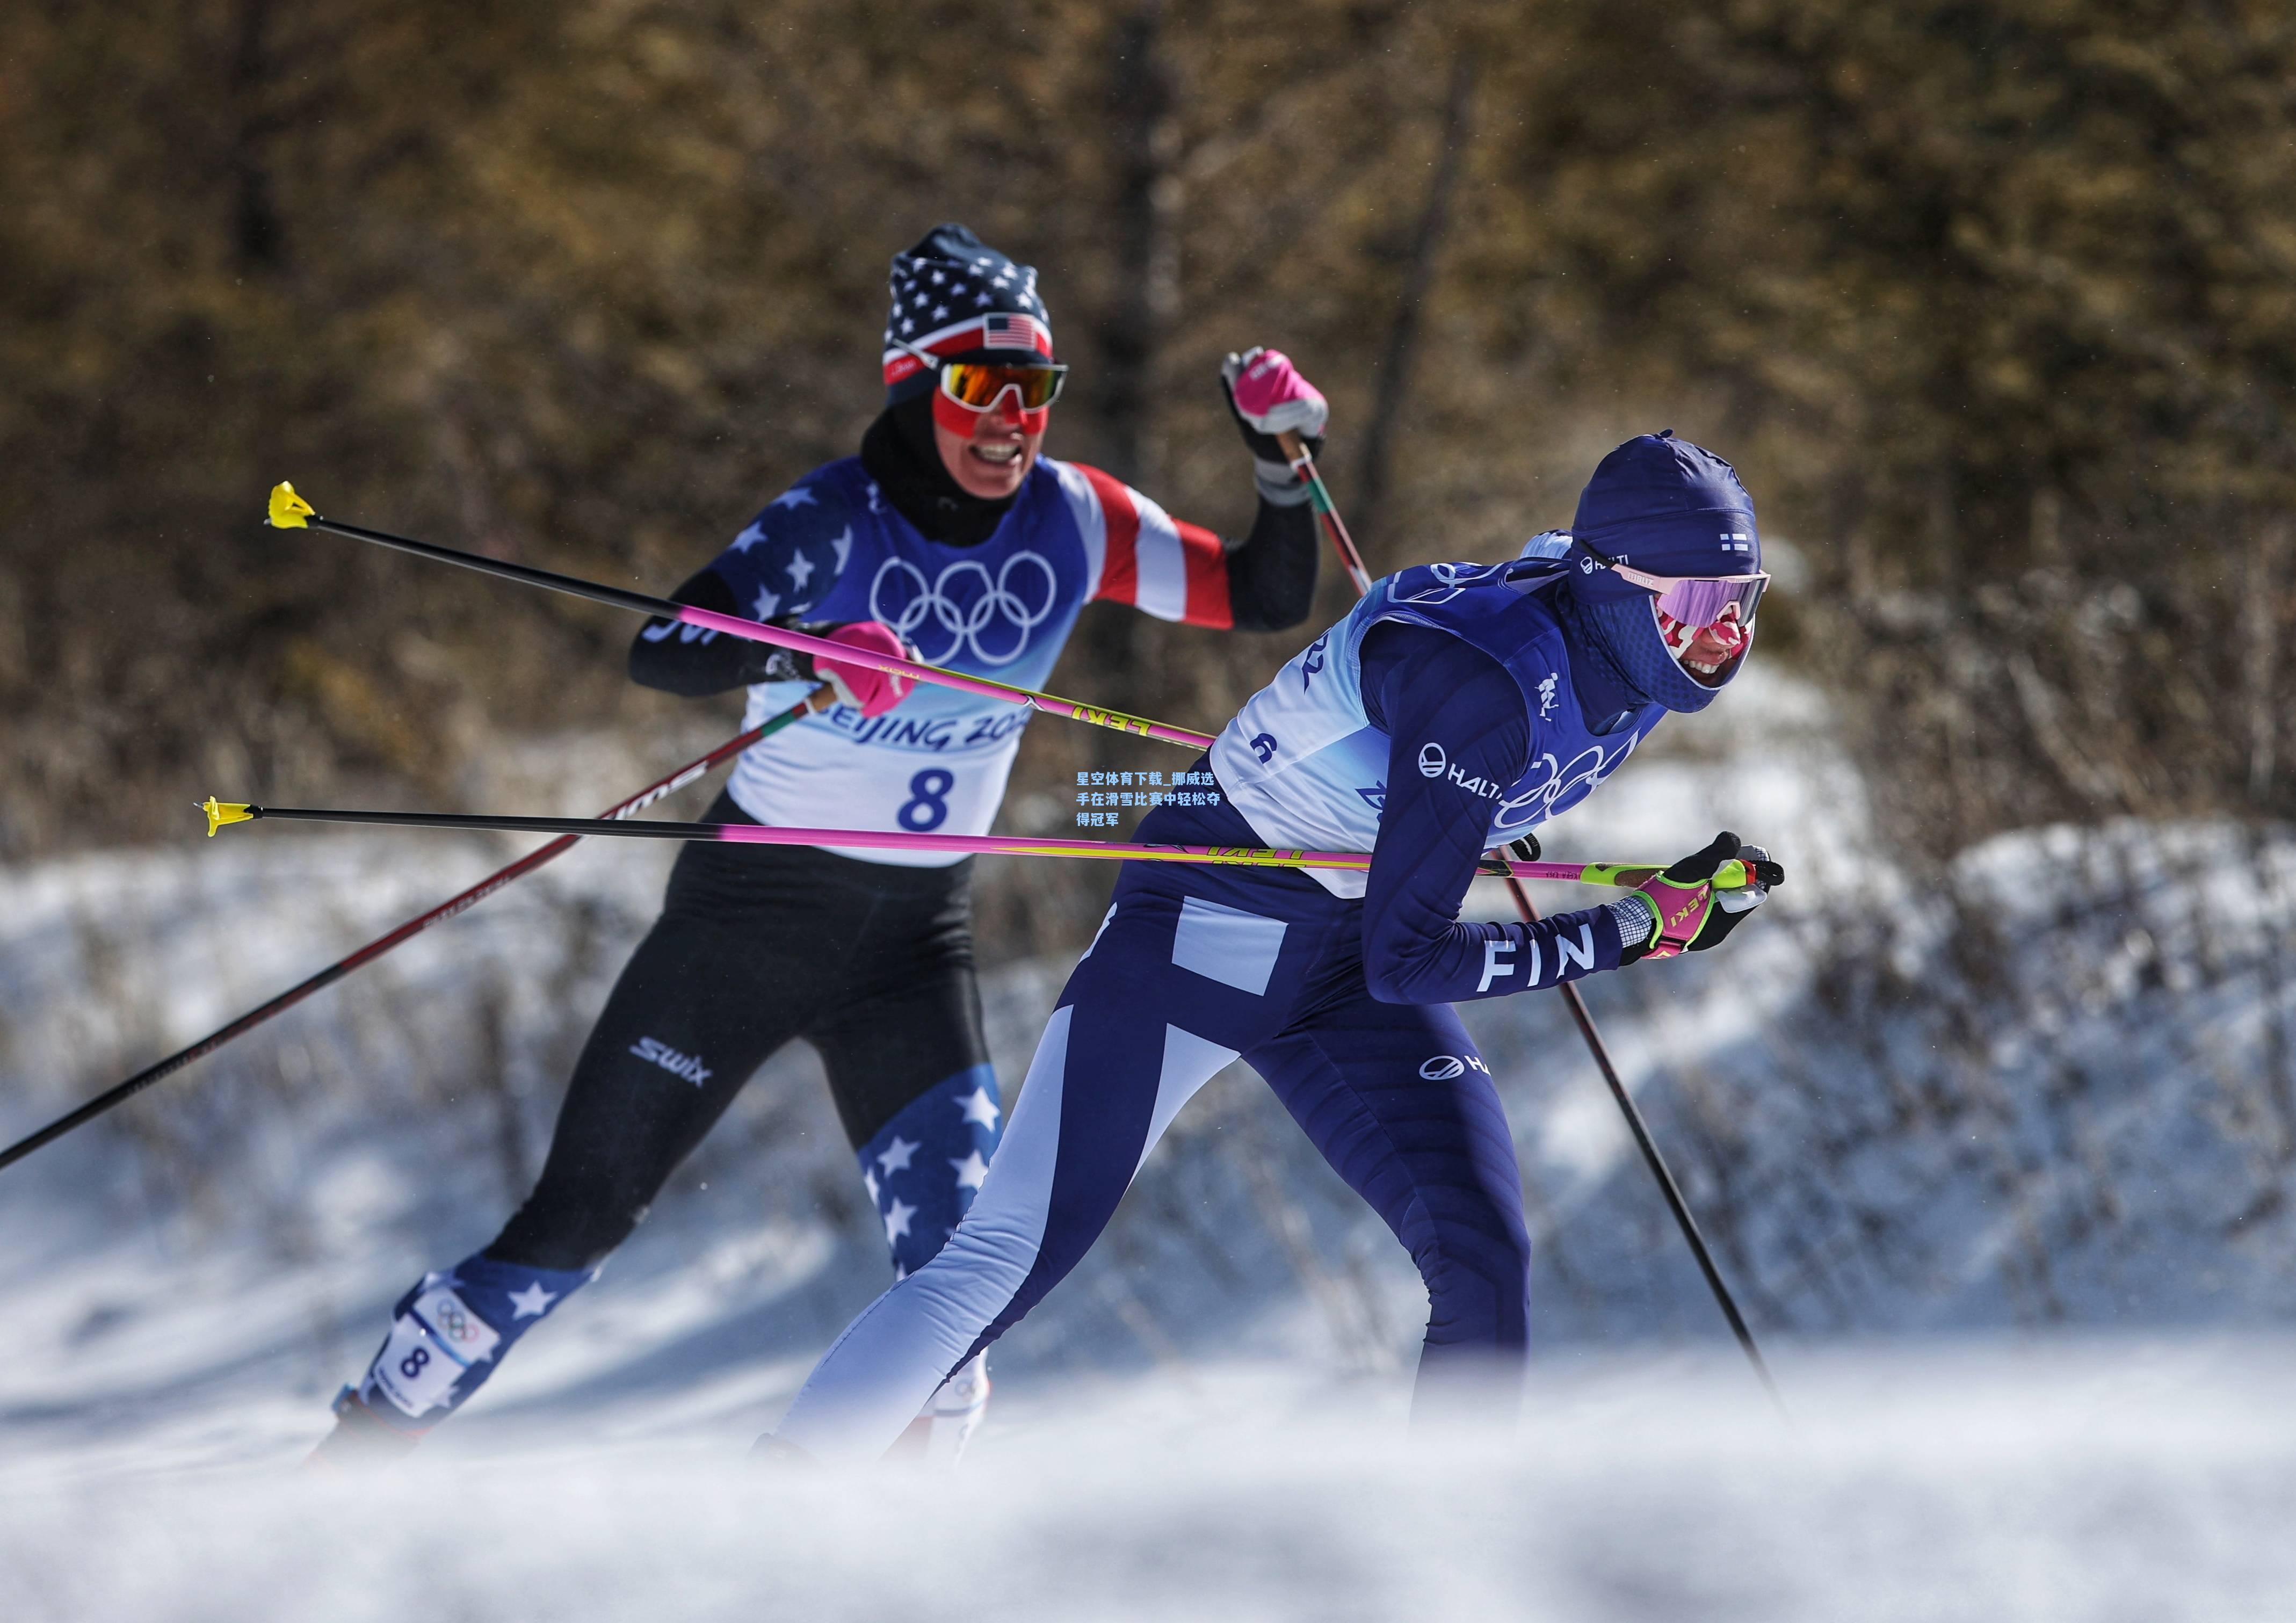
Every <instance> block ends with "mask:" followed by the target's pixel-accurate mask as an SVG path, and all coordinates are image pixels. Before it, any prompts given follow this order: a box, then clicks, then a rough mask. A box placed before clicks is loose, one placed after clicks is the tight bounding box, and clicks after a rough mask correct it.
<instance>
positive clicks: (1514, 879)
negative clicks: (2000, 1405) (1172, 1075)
mask: <svg viewBox="0 0 2296 1623" xmlns="http://www.w3.org/2000/svg"><path fill="white" fill-rule="evenodd" d="M1277 438H1278V441H1279V443H1280V444H1282V446H1283V453H1284V455H1287V456H1289V457H1290V458H1291V459H1292V467H1293V468H1294V469H1295V470H1297V471H1298V472H1299V473H1300V477H1301V478H1303V479H1305V480H1307V481H1308V494H1309V496H1310V498H1311V499H1312V500H1313V501H1314V503H1315V504H1316V512H1317V513H1318V514H1320V515H1321V516H1322V517H1323V519H1324V525H1325V529H1326V531H1327V532H1328V533H1329V535H1330V536H1331V537H1332V545H1333V546H1334V547H1336V548H1337V549H1338V550H1339V554H1340V561H1341V562H1343V563H1345V564H1346V565H1347V566H1348V573H1349V577H1350V578H1352V579H1353V580H1354V581H1355V583H1356V594H1357V596H1365V595H1368V594H1370V591H1371V579H1370V577H1369V576H1368V575H1367V574H1366V573H1365V570H1364V567H1363V559H1362V555H1361V554H1360V553H1357V551H1356V544H1355V541H1354V539H1353V538H1352V537H1349V534H1348V528H1347V526H1346V525H1345V524H1343V523H1341V521H1340V515H1339V512H1338V510H1337V509H1336V508H1334V507H1333V504H1332V494H1331V492H1330V491H1329V490H1327V489H1325V488H1324V481H1323V478H1322V476H1321V475H1319V474H1318V473H1317V472H1316V459H1315V458H1314V456H1312V455H1309V453H1308V447H1307V446H1306V444H1305V443H1304V442H1303V441H1302V440H1301V439H1300V436H1299V435H1298V434H1296V433H1289V432H1287V433H1284V434H1282V435H1279V436H1278V437H1277ZM1515 849H1516V851H1517V852H1518V854H1521V853H1523V852H1524V851H1525V850H1526V846H1525V845H1524V842H1521V841H1517V842H1516V845H1515ZM1508 866H1509V870H1510V871H1509V872H1508V873H1505V874H1504V875H1502V876H1501V877H1503V878H1504V879H1505V881H1506V888H1507V893H1508V894H1509V895H1510V896H1512V897H1513V898H1514V906H1515V911H1516V912H1518V913H1520V914H1521V915H1522V920H1523V922H1524V923H1526V924H1536V923H1538V908H1536V907H1534V906H1531V902H1530V896H1529V892H1527V891H1526V890H1524V889H1523V888H1522V879H1521V873H1522V869H1521V864H1520V863H1516V864H1511V865H1508ZM1481 871H1483V872H1486V873H1488V871H1489V870H1488V868H1485V869H1483V870H1481ZM1741 871H1742V872H1743V870H1741ZM1761 877H1763V878H1764V879H1766V880H1769V881H1770V882H1772V883H1775V879H1773V878H1772V877H1771V876H1770V875H1769V874H1767V873H1764V874H1763V875H1761ZM1625 882H1626V883H1628V884H1629V885H1632V884H1636V883H1639V882H1640V881H1639V880H1628V881H1625ZM1743 882H1744V881H1743V880H1741V881H1737V884H1730V885H1724V886H1722V887H1721V889H1737V888H1738V884H1743ZM1554 989H1555V990H1556V991H1558V992H1560V993H1562V1001H1563V1003H1564V1004H1567V1005H1568V1006H1569V1007H1570V1018H1571V1019H1572V1020H1574V1021H1577V1022H1578V1023H1579V1035H1580V1036H1581V1037H1585V1038H1586V1039H1587V1053H1591V1054H1593V1055H1594V1056H1595V1069H1596V1070H1599V1071H1601V1072H1602V1073H1603V1081H1604V1082H1605V1083H1607V1084H1608V1085H1609V1086H1610V1089H1611V1097H1612V1098H1614V1099H1616V1100H1617V1101H1618V1102H1619V1109H1620V1111H1623V1112H1624V1113H1625V1115H1626V1118H1627V1128H1628V1131H1629V1132H1630V1133H1632V1134H1633V1135H1634V1140H1635V1143H1636V1145H1638V1146H1639V1147H1640V1148H1641V1150H1642V1152H1643V1160H1644V1161H1645V1162H1646V1163H1648V1165H1649V1167H1650V1170H1651V1176H1652V1177H1653V1178H1655V1179H1657V1180H1658V1186H1659V1192H1660V1193H1661V1194H1663V1195H1664V1196H1665V1197H1666V1204H1667V1208H1668V1209H1669V1210H1670V1211H1672V1212H1673V1213H1674V1220H1675V1223H1676V1225H1677V1226H1679V1227H1680V1228H1681V1230H1682V1237H1683V1239H1684V1240H1685V1241H1686V1242H1689V1245H1690V1254H1691V1255H1692V1256H1693V1257H1694V1258H1697V1259H1698V1271H1699V1272H1700V1273H1702V1274H1703V1275H1705V1276H1706V1284H1707V1288H1708V1289H1709V1290H1710V1291H1713V1293H1714V1301H1715V1305H1716V1306H1717V1307H1720V1308H1721V1309H1722V1316H1723V1317H1724V1318H1725V1319H1726V1320H1727V1321H1728V1322H1729V1325H1730V1333H1731V1334H1732V1335H1734V1336H1735V1337H1736V1338H1737V1340H1738V1346H1739V1348H1740V1350H1742V1351H1743V1352H1744V1354H1745V1355H1746V1362H1747V1363H1749V1364H1751V1365H1753V1366H1754V1373H1755V1375H1756V1376H1757V1377H1758V1378H1759V1380H1760V1381H1761V1383H1762V1389H1763V1390H1764V1391H1766V1392H1767V1393H1768V1394H1769V1396H1770V1401H1771V1402H1772V1403H1773V1404H1775V1405H1776V1406H1777V1410H1778V1413H1779V1414H1784V1413H1785V1402H1784V1399H1783V1398H1780V1397H1779V1396H1778V1389H1777V1383H1776V1382H1775V1381H1772V1380H1771V1379H1770V1366H1769V1365H1767V1364H1766V1363H1764V1362H1763V1360H1762V1349H1761V1348H1759V1347H1757V1346H1756V1345H1755V1344H1754V1332H1752V1331H1751V1330H1750V1329H1748V1328H1747V1326H1746V1317H1745V1315H1743V1314H1742V1313H1740V1312H1739V1311H1738V1302H1737V1299H1736V1298H1735V1297H1734V1296H1732V1295H1731V1294H1730V1287H1729V1285H1728V1284H1727V1283H1725V1282H1724V1280H1723V1278H1722V1271H1721V1270H1720V1269H1719V1268H1718V1267H1716V1266H1714V1256H1713V1253H1712V1252H1711V1251H1710V1250H1708V1249H1707V1246H1706V1236H1705V1235H1704V1234H1702V1233H1701V1232H1700V1231H1699V1227H1698V1219H1697V1218H1696V1217H1693V1216H1692V1215H1691V1210H1690V1204H1689V1202H1688V1201H1685V1200H1684V1199H1683V1198H1682V1189H1681V1186H1680V1185H1679V1184H1677V1183H1676V1182H1675V1181H1674V1174H1673V1172H1672V1171H1671V1170H1669V1168H1668V1167H1667V1164H1666V1157H1665V1156H1663V1155H1662V1154H1661V1153H1660V1152H1659V1147H1658V1141H1657V1140H1656V1139H1654V1138H1652V1136H1651V1134H1650V1128H1649V1127H1648V1126H1647V1125H1646V1124H1645V1123H1644V1120H1643V1113H1642V1111H1641V1110H1640V1109H1638V1108H1637V1107H1636V1104H1635V1101H1634V1096H1633V1095H1632V1094H1629V1093H1628V1092H1627V1085H1626V1083H1625V1082H1624V1081H1622V1080H1621V1079H1620V1076H1619V1068H1618V1067H1617V1066H1616V1065H1614V1064H1612V1063H1611V1049H1610V1045H1608V1044H1607V1043H1605V1042H1603V1034H1602V1032H1601V1031H1600V1030H1599V1029H1597V1028H1596V1027H1595V1017H1594V1015H1593V1014H1592V1013H1591V1012H1588V1010H1587V1000H1586V999H1585V998H1583V997H1581V996H1579V988H1578V987H1577V986H1576V985H1574V984H1573V983H1571V982H1570V981H1568V980H1563V981H1558V982H1556V983H1555V988H1554Z"/></svg>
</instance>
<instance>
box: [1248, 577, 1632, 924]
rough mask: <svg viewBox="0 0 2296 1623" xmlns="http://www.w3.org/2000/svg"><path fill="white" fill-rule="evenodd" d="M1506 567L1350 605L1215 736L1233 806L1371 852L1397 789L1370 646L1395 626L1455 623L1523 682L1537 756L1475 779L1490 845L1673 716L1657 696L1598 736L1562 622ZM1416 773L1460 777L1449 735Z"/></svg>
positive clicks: (1333, 883) (1566, 800) (1394, 580)
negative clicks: (1380, 721)
mask: <svg viewBox="0 0 2296 1623" xmlns="http://www.w3.org/2000/svg"><path fill="white" fill-rule="evenodd" d="M1507 567H1508V566H1507V565H1505V564H1490V565H1484V564H1477V563H1435V564H1428V565H1424V566H1423V567H1421V568H1418V569H1410V570H1403V571H1402V572H1401V573H1399V574H1396V575H1391V576H1389V577H1388V578H1386V579H1384V580H1382V581H1380V582H1378V583H1377V584H1376V585H1375V586H1374V587H1373V589H1372V590H1371V592H1370V593H1369V594H1366V595H1365V597H1364V599H1363V600H1362V602H1358V603H1357V605H1356V607H1355V609H1354V611H1353V612H1351V613H1350V614H1349V616H1348V617H1347V618H1346V619H1343V620H1341V622H1340V623H1339V624H1338V625H1336V626H1334V627H1332V628H1331V629H1330V630H1329V631H1327V632H1325V633H1324V635H1322V636H1320V637H1318V638H1317V639H1316V641H1315V642H1313V643H1309V644H1308V646H1307V647H1306V648H1305V649H1303V650H1301V651H1300V653H1299V654H1298V655H1297V656H1296V657H1295V658H1294V659H1293V660H1292V661H1291V663H1289V664H1288V665H1286V666H1284V668H1283V669H1282V670H1281V671H1279V672H1278V673H1277V674H1276V677H1275V680H1274V681H1273V682H1270V683H1269V684H1267V686H1266V687H1263V688H1261V689H1260V690H1259V693H1255V694H1253V695H1252V696H1251V699H1250V700H1249V701H1246V703H1245V704H1244V706H1243V708H1242V709H1240V710H1238V711H1237V712H1236V714H1235V718H1234V720H1233V721H1231V722H1229V723H1228V724H1227V725H1226V728H1224V729H1223V730H1222V731H1221V733H1220V735H1219V737H1218V740H1216V741H1215V742H1214V743H1213V745H1212V750H1211V760H1212V771H1213V773H1214V775H1217V776H1218V779H1219V781H1220V784H1221V786H1222V787H1223V788H1224V789H1225V790H1226V791H1227V794H1228V798H1229V799H1230V801H1231V802H1232V803H1233V804H1234V807H1235V808H1236V810H1238V811H1239V812H1242V814H1243V816H1244V818H1245V819H1246V821H1248V822H1249V823H1250V824H1251V826H1252V827H1253V828H1254V829H1255V830H1257V831H1258V832H1259V835H1260V837H1261V838H1262V839H1263V840H1266V841H1267V843H1268V844H1270V845H1275V846H1288V847H1294V848H1306V849H1309V850H1322V851H1368V850H1370V849H1371V848H1372V847H1373V844H1374V841H1375V840H1377V839H1378V838H1379V828H1380V818H1381V813H1382V809H1383V808H1384V807H1385V805H1386V800H1387V793H1388V775H1389V760H1388V743H1389V741H1388V735H1387V734H1386V733H1385V732H1383V731H1382V729H1381V728H1379V727H1378V726H1377V725H1374V723H1373V721H1372V719H1371V717H1370V716H1369V715H1368V714H1367V713H1366V711H1365V705H1364V693H1363V672H1362V668H1361V661H1362V653H1363V641H1364V637H1365V635H1367V634H1368V633H1369V632H1370V630H1371V629H1372V627H1374V626H1377V625H1381V624H1382V623H1385V622H1390V621H1400V622H1402V623H1403V624H1406V625H1412V626H1425V627H1431V628H1432V629H1434V630H1438V631H1446V632H1449V633H1450V634H1452V635H1455V636H1457V637H1459V638H1460V639H1462V640H1463V641H1464V642H1467V643H1471V644H1472V645H1473V646H1474V647H1476V648H1478V649H1480V651H1482V652H1484V653H1486V654H1488V655H1489V656H1490V657H1491V658H1492V659H1494V660H1497V661H1498V663H1499V665H1500V666H1501V668H1504V669H1505V671H1506V672H1507V673H1508V674H1509V675H1510V676H1513V678H1514V679H1515V682H1516V684H1518V685H1519V686H1520V687H1521V689H1522V693H1523V698H1524V702H1525V706H1526V709H1527V712H1528V714H1529V719H1530V729H1531V745H1530V756H1529V766H1528V767H1526V768H1525V770H1524V771H1523V773H1522V775H1521V777H1519V778H1517V779H1515V780H1513V782H1510V783H1503V784H1481V783H1480V782H1479V783H1477V784H1476V785H1474V786H1475V787H1478V788H1480V789H1482V790H1484V791H1487V792H1486V795H1485V798H1487V799H1489V800H1490V801H1491V815H1490V837H1489V839H1488V840H1487V841H1486V843H1487V844H1488V845H1492V846H1497V845H1502V844H1504V843H1505V842H1506V841H1507V840H1514V839H1519V838H1520V837H1521V835H1523V834H1524V833H1525V832H1528V831H1529V830H1530V829H1532V828H1534V827H1536V826H1537V825H1538V824H1541V823H1544V822H1545V821H1546V820H1547V819H1548V818H1549V817H1552V816H1555V815H1556V814H1557V813H1559V812H1562V811H1567V810H1569V809H1570V807H1573V806H1576V805H1577V804H1578V803H1579V801H1581V800H1583V799H1586V798H1587V795H1589V794H1590V793H1592V792H1593V791H1594V790H1595V786H1596V785H1597V784H1599V783H1602V781H1603V779H1604V778H1607V777H1609V776H1610V775H1611V774H1612V773H1613V772H1616V771H1617V770H1618V769H1619V768H1620V766H1623V765H1625V764H1626V760H1627V758H1628V756H1629V755H1631V754H1633V753H1634V750H1635V746H1636V745H1637V744H1639V743H1640V742H1642V741H1643V740H1644V737H1646V736H1647V735H1648V734H1649V733H1650V730H1651V729H1652V727H1655V726H1656V725H1658V724H1659V721H1660V719H1661V717H1664V716H1665V715H1666V711H1665V710H1664V709H1661V707H1659V706H1657V705H1655V704H1649V705H1644V706H1643V707H1642V708H1641V709H1638V710H1636V711H1635V712H1634V714H1633V717H1632V719H1631V720H1630V721H1629V722H1628V725H1626V726H1624V727H1622V728H1620V729H1619V730H1618V731H1616V732H1612V733H1608V734H1603V735H1601V736H1599V737H1598V736H1596V735H1595V734H1592V733H1590V732H1588V731H1587V718H1586V717H1585V716H1583V715H1582V714H1581V713H1580V711H1579V697H1578V694H1577V693H1576V692H1575V691H1574V688H1573V684H1572V683H1571V682H1570V652H1569V650H1568V649H1567V647H1566V646H1565V643H1564V638H1563V633H1562V623H1561V622H1560V621H1559V620H1557V619H1555V617H1554V610H1553V609H1552V608H1551V607H1550V606H1549V605H1548V602H1547V600H1546V598H1545V597H1544V596H1541V595H1539V594H1532V593H1524V592H1521V591H1518V590H1517V589H1516V588H1515V587H1514V586H1511V585H1510V584H1508V582H1507V580H1506V572H1507ZM1412 770H1414V771H1415V772H1416V773H1418V774H1419V775H1422V776H1423V777H1428V778H1446V777H1447V778H1449V779H1450V780H1451V781H1452V782H1454V783H1464V772H1465V769H1464V767H1462V766H1460V764H1459V763H1457V762H1456V761H1453V760H1451V759H1448V758H1447V756H1446V752H1445V748H1444V745H1443V744H1442V742H1441V741H1439V740H1434V739H1431V740H1429V741H1428V742H1427V745H1426V750H1425V753H1424V754H1423V755H1422V756H1421V757H1420V758H1417V759H1415V761H1414V762H1413V763H1412ZM1308 872H1309V873H1311V874H1312V875H1313V877H1314V878H1315V879H1316V881H1317V882H1318V883H1320V884H1322V885H1323V886H1324V888H1325V889H1328V890H1330V891H1331V892H1332V894H1333V895H1334V896H1341V897H1360V896H1362V895H1363V893H1364V882H1365V876H1364V875H1363V874H1362V873H1346V872H1340V871H1335V870H1332V869H1324V868H1316V869H1310V870H1308Z"/></svg>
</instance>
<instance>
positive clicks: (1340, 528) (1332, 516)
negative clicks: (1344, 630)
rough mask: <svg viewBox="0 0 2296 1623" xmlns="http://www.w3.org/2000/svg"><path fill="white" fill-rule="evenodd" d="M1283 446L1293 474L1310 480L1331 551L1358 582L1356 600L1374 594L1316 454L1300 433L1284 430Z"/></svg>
mask: <svg viewBox="0 0 2296 1623" xmlns="http://www.w3.org/2000/svg"><path fill="white" fill-rule="evenodd" d="M1275 443H1276V444H1277V445H1280V446H1282V447H1283V455H1286V456H1288V457H1290V458H1291V459H1292V471H1293V472H1294V473H1297V474H1298V475H1299V476H1300V478H1301V479H1303V480H1307V481H1308V501H1309V502H1310V503H1312V504H1314V506H1315V509H1316V517H1317V518H1319V519H1321V520H1323V521H1324V534H1325V535H1327V536H1329V537H1331V538H1332V550H1333V552H1336V553H1339V555H1340V562H1341V566H1342V567H1344V568H1345V569H1346V570H1347V572H1348V578H1349V580H1351V581H1353V582H1354V583H1355V588H1356V595H1357V597H1369V596H1370V595H1371V571H1370V570H1366V569H1365V568H1364V561H1363V554H1362V553H1359V552H1357V551H1356V538H1355V537H1353V536H1351V535H1349V534H1348V527H1347V526H1346V525H1345V524H1343V523H1341V521H1340V510H1339V509H1338V508H1337V507H1334V506H1333V504H1332V493H1331V491H1330V490H1329V489H1328V488H1325V486H1324V476H1323V475H1322V474H1320V473H1318V472H1316V457H1315V454H1314V453H1313V452H1311V451H1310V450H1308V442H1307V441H1306V440H1304V439H1300V436H1299V434H1298V432H1297V431H1296V430H1292V429H1285V430H1283V432H1282V433H1280V434H1278V435H1277V436H1276V437H1275Z"/></svg>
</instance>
